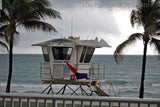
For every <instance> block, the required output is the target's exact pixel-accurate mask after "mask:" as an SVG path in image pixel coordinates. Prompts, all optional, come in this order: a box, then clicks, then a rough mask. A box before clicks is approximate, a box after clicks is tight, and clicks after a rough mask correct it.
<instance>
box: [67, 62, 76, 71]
mask: <svg viewBox="0 0 160 107" xmlns="http://www.w3.org/2000/svg"><path fill="white" fill-rule="evenodd" d="M66 64H67V66H68V67H69V68H70V70H71V71H72V72H73V73H74V74H76V72H77V69H75V68H74V67H73V66H72V65H70V64H69V63H68V62H67V61H66Z"/></svg>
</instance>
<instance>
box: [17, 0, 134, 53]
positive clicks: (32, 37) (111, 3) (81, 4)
mask: <svg viewBox="0 0 160 107" xmlns="http://www.w3.org/2000/svg"><path fill="white" fill-rule="evenodd" d="M50 1H51V3H52V6H53V9H55V10H57V11H59V12H60V13H61V16H62V20H59V19H46V21H47V22H48V23H50V24H52V25H53V26H54V27H55V28H56V29H57V31H58V33H43V32H40V31H33V32H27V31H25V30H24V29H22V28H21V29H20V38H19V41H18V44H17V45H16V46H15V48H14V53H24V54H25V53H31V54H37V53H41V48H40V47H32V46H31V44H34V43H38V42H41V41H45V40H49V39H53V38H63V37H68V36H70V35H71V22H72V23H73V24H72V25H73V31H72V35H73V36H80V38H81V39H95V38H96V37H98V38H99V39H102V38H103V39H105V40H106V41H107V42H108V43H109V44H110V45H112V46H113V45H117V44H119V43H120V41H123V39H122V40H120V39H119V38H121V36H122V31H121V29H120V27H119V26H120V25H119V20H118V21H117V19H118V18H117V17H119V16H116V15H115V14H116V13H118V12H123V11H121V10H131V9H133V8H134V7H135V6H136V0H50ZM121 15H123V14H121ZM124 15H126V14H124ZM127 15H128V16H126V17H127V19H129V14H127ZM120 21H121V20H120ZM127 23H128V22H127ZM123 36H124V35H123ZM127 36H128V34H127ZM113 38H114V39H113ZM115 38H118V39H119V40H118V42H116V41H115ZM116 43H117V44H116ZM113 47H114V48H115V46H113ZM113 50H114V49H113V48H112V49H111V51H110V53H108V54H113Z"/></svg>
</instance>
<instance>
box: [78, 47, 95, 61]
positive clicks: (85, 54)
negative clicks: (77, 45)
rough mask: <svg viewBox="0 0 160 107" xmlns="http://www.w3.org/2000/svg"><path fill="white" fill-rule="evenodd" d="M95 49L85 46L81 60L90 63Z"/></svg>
mask: <svg viewBox="0 0 160 107" xmlns="http://www.w3.org/2000/svg"><path fill="white" fill-rule="evenodd" d="M94 50H95V48H92V47H84V48H83V50H82V54H81V57H80V60H79V62H80V63H82V62H84V63H89V62H90V60H91V58H92V55H93V53H94Z"/></svg>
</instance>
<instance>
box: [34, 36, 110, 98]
mask: <svg viewBox="0 0 160 107" xmlns="http://www.w3.org/2000/svg"><path fill="white" fill-rule="evenodd" d="M32 46H41V47H42V52H43V56H44V63H42V64H41V81H42V84H49V86H48V87H47V88H46V89H45V90H44V91H42V93H45V92H46V91H47V90H48V92H47V94H49V93H50V92H51V93H52V94H53V93H54V94H59V93H62V95H63V94H64V93H65V90H66V87H68V88H69V89H70V90H72V92H73V93H72V94H76V95H78V94H77V93H76V91H77V90H78V89H81V92H82V95H85V94H86V95H92V93H93V92H95V93H96V94H97V95H99V96H108V94H106V93H105V92H104V91H103V90H102V89H101V87H100V84H101V82H104V81H105V65H103V66H102V65H100V64H93V63H92V64H91V63H90V60H91V58H92V55H93V53H94V51H95V48H101V47H110V46H109V45H108V44H107V43H106V42H105V41H104V40H103V39H101V40H100V41H98V38H96V39H95V40H80V39H79V37H75V38H74V37H69V38H63V39H52V40H49V41H45V42H41V43H37V44H33V45H32ZM73 70H75V71H73ZM54 84H62V85H64V87H63V88H61V89H60V90H59V91H58V92H55V90H54V89H53V87H52V85H54ZM69 85H78V86H79V87H78V88H77V89H76V90H73V89H72V88H71V87H70V86H69ZM83 85H85V86H88V87H89V88H90V92H91V93H90V94H88V92H86V91H85V90H84V89H83V87H82V86H83Z"/></svg>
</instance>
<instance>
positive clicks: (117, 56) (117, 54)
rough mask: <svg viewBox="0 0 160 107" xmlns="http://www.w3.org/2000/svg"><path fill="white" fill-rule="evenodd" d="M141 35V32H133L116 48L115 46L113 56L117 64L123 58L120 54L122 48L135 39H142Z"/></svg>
mask: <svg viewBox="0 0 160 107" xmlns="http://www.w3.org/2000/svg"><path fill="white" fill-rule="evenodd" d="M143 36H144V35H143V34H141V33H134V34H132V35H131V36H130V37H129V38H128V39H127V40H126V41H124V42H123V43H121V44H120V45H119V46H117V48H116V50H115V52H114V58H115V61H116V63H117V64H118V63H119V61H120V60H121V59H122V58H123V57H122V56H121V54H122V52H123V50H124V48H126V47H127V46H128V45H131V44H133V43H134V42H135V41H136V40H137V39H142V38H143Z"/></svg>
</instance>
